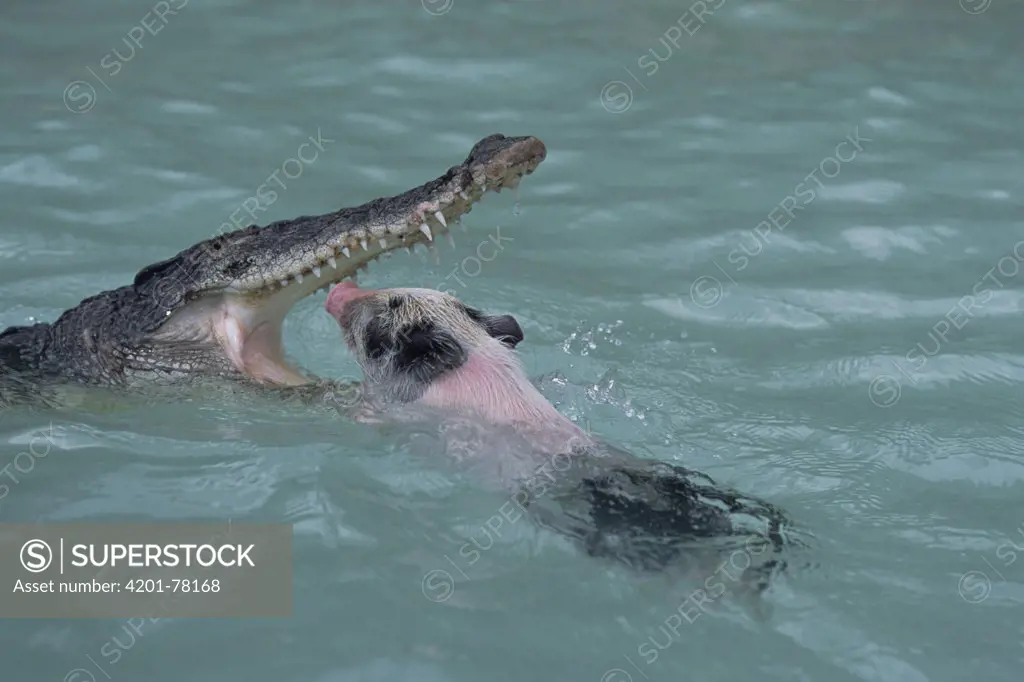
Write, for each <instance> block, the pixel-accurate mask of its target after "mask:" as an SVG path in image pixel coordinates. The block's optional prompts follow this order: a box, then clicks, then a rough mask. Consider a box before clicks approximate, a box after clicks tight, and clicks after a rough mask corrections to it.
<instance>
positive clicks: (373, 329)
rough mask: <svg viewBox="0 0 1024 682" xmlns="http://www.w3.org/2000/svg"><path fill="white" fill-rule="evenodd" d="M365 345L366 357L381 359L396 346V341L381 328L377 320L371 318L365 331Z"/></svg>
mask: <svg viewBox="0 0 1024 682" xmlns="http://www.w3.org/2000/svg"><path fill="white" fill-rule="evenodd" d="M363 346H364V347H365V348H366V357H368V358H370V359H371V360H380V359H381V358H382V357H384V354H385V353H387V352H388V351H389V350H391V349H392V348H394V343H393V342H392V341H391V339H390V338H389V337H388V335H387V334H386V333H384V330H383V329H381V326H380V323H379V322H378V321H377V320H371V321H370V323H369V324H367V325H366V331H364V332H363Z"/></svg>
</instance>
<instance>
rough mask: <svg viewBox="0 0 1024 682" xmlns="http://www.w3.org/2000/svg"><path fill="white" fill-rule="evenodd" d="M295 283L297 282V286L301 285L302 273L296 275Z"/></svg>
mask: <svg viewBox="0 0 1024 682" xmlns="http://www.w3.org/2000/svg"><path fill="white" fill-rule="evenodd" d="M295 281H296V282H298V283H299V284H302V273H301V272H299V273H296V275H295Z"/></svg>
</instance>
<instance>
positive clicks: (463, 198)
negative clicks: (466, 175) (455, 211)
mask: <svg viewBox="0 0 1024 682" xmlns="http://www.w3.org/2000/svg"><path fill="white" fill-rule="evenodd" d="M459 196H460V197H462V200H463V201H469V195H468V194H466V193H465V192H459Z"/></svg>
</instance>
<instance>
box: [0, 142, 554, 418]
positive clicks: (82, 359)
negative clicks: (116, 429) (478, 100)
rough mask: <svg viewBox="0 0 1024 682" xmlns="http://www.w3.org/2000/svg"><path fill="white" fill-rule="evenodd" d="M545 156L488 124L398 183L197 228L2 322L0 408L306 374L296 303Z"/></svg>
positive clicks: (439, 223)
mask: <svg viewBox="0 0 1024 682" xmlns="http://www.w3.org/2000/svg"><path fill="white" fill-rule="evenodd" d="M546 154H547V151H546V149H545V147H544V144H543V143H542V142H541V141H540V140H538V139H537V138H535V137H505V136H504V135H491V136H489V137H485V138H484V139H482V140H480V141H479V142H477V143H476V145H475V146H474V147H473V148H472V150H471V151H470V152H469V155H468V156H467V157H466V159H465V160H464V161H463V162H462V163H460V164H458V165H457V166H453V167H452V168H450V169H449V170H448V171H447V172H446V173H444V174H443V175H441V176H440V177H438V178H436V179H434V180H431V181H429V182H427V183H425V184H423V185H420V186H419V187H415V188H413V189H410V190H409V191H407V192H404V193H403V194H399V195H397V196H393V197H390V198H382V199H375V200H373V201H370V202H369V203H366V204H363V205H361V206H356V207H354V208H344V209H341V210H339V211H336V212H334V213H329V214H326V215H320V216H304V217H300V218H296V219H294V220H282V221H279V222H275V223H272V224H270V225H267V226H266V227H262V228H259V227H257V226H255V225H252V226H250V227H247V228H243V229H241V230H237V231H234V232H230V233H228V234H224V235H221V236H217V237H214V238H211V239H207V240H205V241H202V242H200V243H198V244H195V245H194V246H191V247H189V248H188V249H185V250H184V251H182V252H180V253H179V254H177V255H176V256H174V257H173V258H170V259H168V260H165V261H163V262H160V263H155V264H153V265H149V266H147V267H145V268H143V269H142V270H140V271H139V273H138V274H137V275H136V276H135V279H134V281H133V282H132V283H131V284H129V285H127V286H123V287H121V288H118V289H114V290H111V291H105V292H102V293H100V294H98V295H96V296H92V297H91V298H87V299H85V300H83V301H82V302H81V303H80V304H79V305H77V306H76V307H74V308H72V309H70V310H67V311H65V312H64V313H63V314H62V315H61V316H60V317H59V318H58V319H57V320H56V321H54V322H52V323H39V324H35V325H32V326H16V327H10V328H8V329H7V330H5V331H3V332H2V333H0V407H2V406H3V405H4V404H5V403H14V402H21V401H23V400H32V399H33V398H37V397H38V396H40V395H42V393H41V392H40V390H39V387H40V386H41V385H54V384H58V385H59V384H62V383H63V384H75V385H92V386H105V387H114V388H116V389H118V390H121V389H124V388H127V387H134V386H151V385H152V384H153V383H178V382H181V381H183V380H190V379H195V378H197V377H217V378H222V379H223V378H228V379H239V380H243V381H245V382H248V383H257V384H263V385H268V386H304V385H309V384H311V383H313V382H315V378H313V377H310V376H308V375H306V374H305V373H303V372H300V371H299V370H298V369H297V368H295V367H293V366H292V365H290V364H289V363H288V362H287V361H286V360H285V356H284V349H283V348H282V342H281V330H282V323H283V321H284V318H285V315H286V314H287V313H288V311H289V310H290V309H291V308H292V306H293V305H295V303H296V302H298V301H299V300H300V299H302V298H303V297H305V296H308V295H309V294H311V293H313V292H314V291H316V290H318V289H321V288H324V287H327V286H329V285H331V284H332V283H335V282H338V281H341V280H342V279H344V278H345V277H350V276H353V275H355V274H356V272H357V270H358V269H361V268H363V267H365V266H366V264H367V263H369V262H371V261H373V260H375V259H377V258H379V257H380V256H381V255H382V254H384V253H386V252H389V251H392V250H394V249H397V248H399V247H402V246H405V247H408V248H411V247H412V246H413V245H415V244H417V243H427V244H428V246H431V245H432V244H431V242H432V241H433V239H434V237H435V236H436V235H439V234H443V233H445V232H447V231H448V225H449V223H450V222H452V221H454V220H456V219H458V218H459V217H460V216H461V215H463V214H465V213H468V212H469V211H470V209H471V208H472V205H473V204H474V203H475V202H477V201H478V200H479V199H480V198H481V197H482V196H483V195H484V193H486V192H488V191H501V189H502V188H505V187H515V186H516V185H517V184H518V183H519V181H520V179H521V178H522V177H523V176H524V175H528V174H530V173H532V172H533V171H534V169H536V168H537V166H538V165H539V164H540V163H541V162H542V161H543V160H544V158H545V156H546Z"/></svg>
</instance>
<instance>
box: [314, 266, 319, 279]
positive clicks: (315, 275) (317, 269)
mask: <svg viewBox="0 0 1024 682" xmlns="http://www.w3.org/2000/svg"><path fill="white" fill-rule="evenodd" d="M313 276H314V277H316V278H318V279H319V277H320V268H313Z"/></svg>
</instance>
